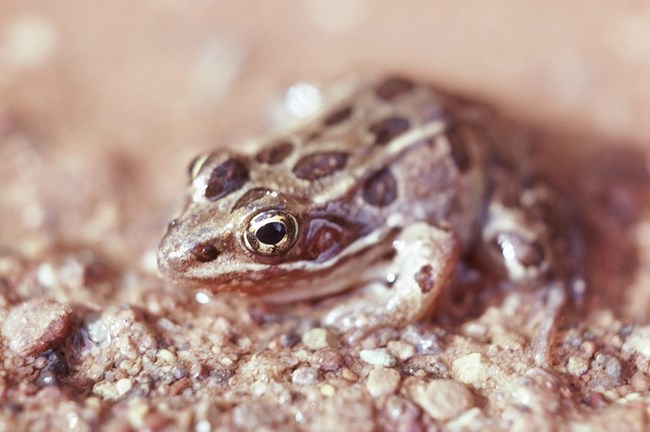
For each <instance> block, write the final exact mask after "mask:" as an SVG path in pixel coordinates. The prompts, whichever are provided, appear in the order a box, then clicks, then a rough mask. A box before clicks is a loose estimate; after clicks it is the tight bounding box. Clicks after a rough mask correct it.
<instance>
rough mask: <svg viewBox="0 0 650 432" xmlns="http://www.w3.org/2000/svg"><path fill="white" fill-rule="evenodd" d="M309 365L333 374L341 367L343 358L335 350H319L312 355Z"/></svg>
mask: <svg viewBox="0 0 650 432" xmlns="http://www.w3.org/2000/svg"><path fill="white" fill-rule="evenodd" d="M309 364H310V365H312V366H314V367H317V368H319V369H320V370H323V371H326V372H335V371H337V370H339V369H340V368H341V366H342V365H343V356H342V355H341V354H340V353H339V352H337V351H335V350H321V351H316V352H315V353H313V354H312V356H311V358H310V359H309Z"/></svg>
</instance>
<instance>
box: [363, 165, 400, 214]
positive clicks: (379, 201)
mask: <svg viewBox="0 0 650 432" xmlns="http://www.w3.org/2000/svg"><path fill="white" fill-rule="evenodd" d="M395 198H397V182H396V181H395V177H393V175H392V174H391V172H390V171H389V170H388V168H384V169H382V170H380V171H377V172H376V173H374V174H373V175H372V176H370V178H368V180H366V183H365V184H364V185H363V199H364V200H365V201H366V202H367V203H368V204H371V205H373V206H376V207H385V206H387V205H389V204H390V203H392V202H393V201H395Z"/></svg>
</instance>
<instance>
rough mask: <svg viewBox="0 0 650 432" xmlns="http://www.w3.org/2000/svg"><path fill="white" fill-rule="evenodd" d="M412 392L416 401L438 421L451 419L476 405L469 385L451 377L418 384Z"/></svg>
mask: <svg viewBox="0 0 650 432" xmlns="http://www.w3.org/2000/svg"><path fill="white" fill-rule="evenodd" d="M411 393H412V394H411V396H412V397H413V400H414V401H415V403H417V404H418V405H420V406H421V407H422V409H424V411H426V413H427V414H429V415H430V416H431V417H433V418H434V419H436V420H438V421H447V420H451V419H453V418H456V417H458V416H460V415H461V414H463V413H464V412H465V411H467V410H469V409H470V408H473V407H474V396H473V395H472V393H471V392H470V391H469V390H468V389H467V387H465V385H463V384H461V383H459V382H457V381H453V380H450V379H436V380H433V381H431V382H430V383H429V384H428V385H426V386H425V385H423V384H420V385H416V386H414V388H413V389H412V391H411Z"/></svg>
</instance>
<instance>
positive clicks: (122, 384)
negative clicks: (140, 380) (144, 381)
mask: <svg viewBox="0 0 650 432" xmlns="http://www.w3.org/2000/svg"><path fill="white" fill-rule="evenodd" d="M131 388H133V381H131V379H130V378H122V379H121V380H119V381H117V382H116V383H115V390H116V391H117V394H118V395H120V396H122V395H125V394H126V393H128V392H129V390H131Z"/></svg>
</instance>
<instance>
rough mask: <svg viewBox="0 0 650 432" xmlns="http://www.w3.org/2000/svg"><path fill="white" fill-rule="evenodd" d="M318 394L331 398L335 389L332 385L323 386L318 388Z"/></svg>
mask: <svg viewBox="0 0 650 432" xmlns="http://www.w3.org/2000/svg"><path fill="white" fill-rule="evenodd" d="M320 394H321V395H323V396H325V397H332V396H334V395H335V394H336V387H334V386H333V385H332V384H323V385H322V386H321V388H320Z"/></svg>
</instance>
